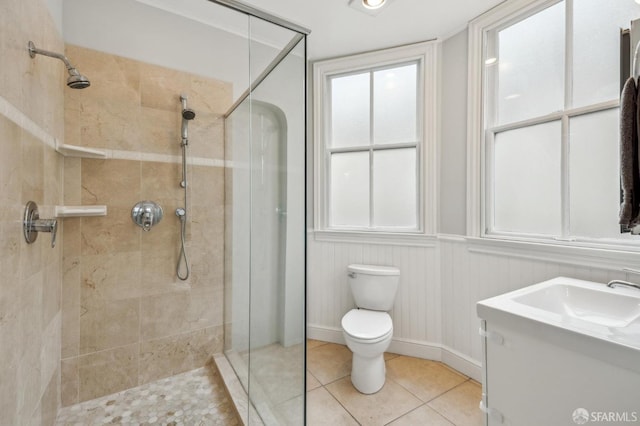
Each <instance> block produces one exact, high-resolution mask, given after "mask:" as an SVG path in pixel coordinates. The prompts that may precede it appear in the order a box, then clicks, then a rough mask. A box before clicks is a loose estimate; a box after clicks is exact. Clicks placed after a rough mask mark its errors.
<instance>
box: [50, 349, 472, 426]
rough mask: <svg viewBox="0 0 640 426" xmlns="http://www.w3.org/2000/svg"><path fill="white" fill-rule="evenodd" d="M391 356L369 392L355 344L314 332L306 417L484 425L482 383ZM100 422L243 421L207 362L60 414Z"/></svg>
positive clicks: (367, 423)
mask: <svg viewBox="0 0 640 426" xmlns="http://www.w3.org/2000/svg"><path fill="white" fill-rule="evenodd" d="M385 361H386V366H387V380H386V382H385V385H384V387H383V388H382V389H381V390H380V391H379V392H378V393H375V394H373V395H363V394H361V393H359V392H358V391H356V390H355V388H354V387H353V385H352V384H351V379H350V376H349V374H350V372H351V351H349V349H348V348H347V347H346V346H343V345H337V344H334V343H326V342H320V341H317V340H309V341H308V342H307V424H308V425H309V426H322V425H331V426H342V425H344V426H351V425H354V426H357V425H363V426H378V425H380V426H383V425H390V426H422V425H430V426H480V425H482V413H481V411H480V409H479V408H478V403H479V401H480V395H481V391H482V390H481V386H480V384H479V383H477V382H475V381H474V380H472V379H469V378H468V377H466V376H464V375H462V374H460V373H458V372H457V371H454V370H452V369H450V368H448V367H447V366H445V365H444V364H442V363H439V362H435V361H428V360H423V359H417V358H412V357H407V356H403V355H396V354H390V353H387V354H385ZM281 391H282V389H279V390H278V392H277V393H280V392H281ZM285 399H286V398H285ZM294 399H295V398H294ZM300 401H301V400H300ZM294 417H297V416H294ZM285 423H291V424H292V425H294V426H297V425H296V423H300V421H299V419H297V421H296V422H286V421H285ZM100 424H136V425H151V424H161V425H171V426H178V425H184V426H192V425H202V426H210V425H211V426H214V425H224V426H234V425H240V421H239V419H238V418H237V415H236V412H235V410H234V408H233V405H232V402H231V401H230V399H229V397H228V396H227V394H226V391H225V389H224V384H223V383H222V381H221V379H220V375H219V373H218V372H217V371H215V367H203V368H199V369H197V370H193V371H190V372H187V373H184V374H179V375H177V376H172V377H169V378H166V379H162V380H159V381H156V382H153V383H149V384H147V385H143V386H138V387H136V388H133V389H128V390H126V391H122V392H119V393H117V394H113V395H109V396H105V397H102V398H98V399H94V400H91V401H86V402H83V403H80V404H76V405H72V406H70V407H65V408H63V409H62V410H60V413H59V415H58V419H57V421H56V426H68V425H69V426H70V425H74V426H75V425H81V426H86V425H100Z"/></svg>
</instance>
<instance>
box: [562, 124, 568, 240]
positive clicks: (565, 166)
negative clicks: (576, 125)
mask: <svg viewBox="0 0 640 426" xmlns="http://www.w3.org/2000/svg"><path fill="white" fill-rule="evenodd" d="M569 125H570V124H569V116H568V115H563V116H562V120H561V132H562V136H561V144H562V145H561V149H562V153H561V154H560V155H561V158H560V170H561V177H560V187H561V188H560V191H561V194H560V208H561V209H562V211H561V218H562V227H561V233H562V234H561V236H560V237H561V238H563V239H566V238H569V235H570V230H571V224H570V217H571V198H570V197H571V191H570V187H569V176H570V170H569V156H570V150H569Z"/></svg>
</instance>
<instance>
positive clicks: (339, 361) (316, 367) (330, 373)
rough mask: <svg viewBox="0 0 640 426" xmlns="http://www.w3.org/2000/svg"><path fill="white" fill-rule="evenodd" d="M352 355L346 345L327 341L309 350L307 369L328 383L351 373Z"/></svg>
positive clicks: (323, 382)
mask: <svg viewBox="0 0 640 426" xmlns="http://www.w3.org/2000/svg"><path fill="white" fill-rule="evenodd" d="M351 356H352V354H351V351H350V350H349V349H348V348H347V347H346V346H343V345H336V344H335V343H327V344H325V345H321V346H318V347H315V348H313V349H311V350H309V351H307V369H308V370H309V371H310V372H311V374H313V375H314V376H315V378H316V379H318V381H319V382H320V383H321V384H323V385H326V384H328V383H331V382H333V381H335V380H338V379H340V378H342V377H345V376H346V375H348V374H351Z"/></svg>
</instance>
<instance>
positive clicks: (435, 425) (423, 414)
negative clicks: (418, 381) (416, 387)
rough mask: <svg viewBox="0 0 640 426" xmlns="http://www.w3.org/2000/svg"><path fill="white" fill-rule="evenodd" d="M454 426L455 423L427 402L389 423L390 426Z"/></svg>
mask: <svg viewBox="0 0 640 426" xmlns="http://www.w3.org/2000/svg"><path fill="white" fill-rule="evenodd" d="M416 425H429V426H454V425H453V423H451V422H450V421H448V420H447V419H445V418H444V417H442V416H441V415H440V414H438V412H436V411H435V410H433V409H431V408H429V406H427V405H426V404H425V405H423V406H421V407H418V408H416V409H415V410H413V411H411V412H410V413H408V414H405V415H404V416H402V417H400V418H399V419H398V420H396V421H393V422H391V423H389V426H416Z"/></svg>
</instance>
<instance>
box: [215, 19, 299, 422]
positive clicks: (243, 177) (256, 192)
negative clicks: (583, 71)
mask: <svg viewBox="0 0 640 426" xmlns="http://www.w3.org/2000/svg"><path fill="white" fill-rule="evenodd" d="M256 25H257V24H255V25H252V28H255V26H256ZM304 48H305V46H304V40H303V38H301V37H300V36H298V35H295V36H293V38H292V40H291V41H290V42H289V44H288V45H287V46H286V48H285V49H283V50H282V51H280V52H276V53H277V55H276V56H275V59H274V60H273V61H272V62H271V66H270V67H267V69H266V70H260V71H261V73H260V75H258V76H253V77H254V78H253V81H255V82H256V83H255V87H252V88H251V90H250V93H249V96H248V97H247V98H246V99H245V100H244V101H243V102H242V103H241V104H240V105H238V107H237V108H236V109H235V110H234V111H233V113H231V115H229V117H228V118H227V120H226V133H227V134H226V139H227V143H226V154H225V157H226V159H227V162H228V165H227V174H226V178H225V181H226V198H227V202H226V219H225V222H226V235H225V246H226V247H225V258H226V259H225V268H226V270H225V355H226V356H227V359H228V360H229V361H230V363H231V365H232V366H233V368H234V370H235V371H236V374H237V376H238V377H239V378H240V381H241V383H242V384H243V386H244V388H245V390H246V391H247V394H248V400H247V411H246V413H244V414H246V416H247V418H248V422H249V424H267V425H287V424H292V425H298V424H303V423H304V406H305V403H304V402H305V401H304V397H305V362H304V360H305V350H304V348H305V345H304V343H305V341H304V339H305V335H304V332H305V311H304V309H305V170H304V166H305V87H304V81H305V72H306V71H305V52H304ZM253 51H254V50H253V49H252V52H253ZM241 414H242V413H241Z"/></svg>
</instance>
